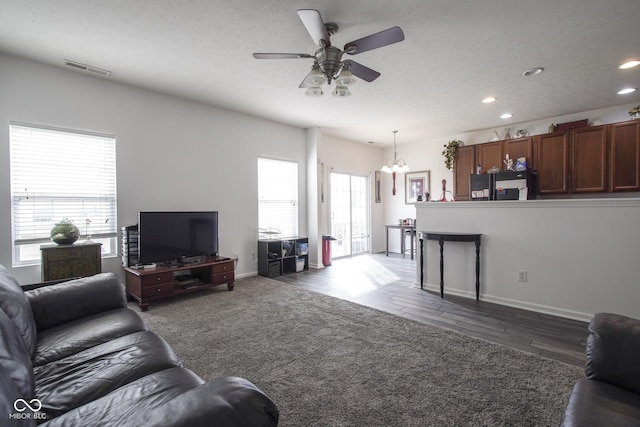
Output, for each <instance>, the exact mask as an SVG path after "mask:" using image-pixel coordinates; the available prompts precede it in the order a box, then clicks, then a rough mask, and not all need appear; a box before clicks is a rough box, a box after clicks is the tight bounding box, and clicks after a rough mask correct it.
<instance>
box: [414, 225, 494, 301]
mask: <svg viewBox="0 0 640 427" xmlns="http://www.w3.org/2000/svg"><path fill="white" fill-rule="evenodd" d="M418 238H419V239H420V289H424V264H425V261H424V259H425V252H426V250H425V249H424V241H425V240H437V241H438V242H439V243H440V298H444V242H475V244H476V301H478V300H479V299H480V243H481V241H482V234H477V233H449V232H440V231H420V232H418Z"/></svg>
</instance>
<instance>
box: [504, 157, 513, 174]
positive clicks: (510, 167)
mask: <svg viewBox="0 0 640 427" xmlns="http://www.w3.org/2000/svg"><path fill="white" fill-rule="evenodd" d="M503 161H504V165H505V166H506V167H507V170H508V171H512V170H514V169H513V160H512V159H510V158H509V155H508V154H507V155H506V156H505V159H504V160H503Z"/></svg>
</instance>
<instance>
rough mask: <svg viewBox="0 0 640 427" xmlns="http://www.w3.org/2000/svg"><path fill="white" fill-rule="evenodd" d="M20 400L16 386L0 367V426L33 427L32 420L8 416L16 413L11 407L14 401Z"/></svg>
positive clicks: (33, 421)
mask: <svg viewBox="0 0 640 427" xmlns="http://www.w3.org/2000/svg"><path fill="white" fill-rule="evenodd" d="M22 398H23V397H22V396H21V394H20V392H19V391H18V389H17V388H16V384H15V383H14V382H13V380H12V379H11V378H9V373H8V372H6V371H5V369H4V368H3V367H2V366H0V417H1V418H0V419H1V420H2V421H0V425H2V426H3V427H33V426H35V425H36V422H35V420H34V419H33V418H30V419H18V418H10V417H9V414H14V413H16V412H17V411H16V410H15V409H14V407H13V404H14V403H15V401H16V400H17V399H22ZM26 400H30V399H26Z"/></svg>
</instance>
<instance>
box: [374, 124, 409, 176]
mask: <svg viewBox="0 0 640 427" xmlns="http://www.w3.org/2000/svg"><path fill="white" fill-rule="evenodd" d="M397 133H398V131H397V130H394V131H393V160H391V159H389V160H387V161H386V162H385V163H384V165H383V166H382V169H380V170H381V171H382V172H386V173H396V172H398V173H402V172H407V171H408V170H409V166H407V162H405V161H404V160H402V159H399V160H398V150H397V149H396V134H397Z"/></svg>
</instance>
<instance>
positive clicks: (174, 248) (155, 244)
mask: <svg viewBox="0 0 640 427" xmlns="http://www.w3.org/2000/svg"><path fill="white" fill-rule="evenodd" d="M138 230H139V237H138V256H139V262H140V263H141V264H150V263H156V262H172V261H176V260H177V261H181V260H184V259H185V258H190V257H197V256H202V255H212V256H215V255H218V212H217V211H202V212H140V214H139V217H138Z"/></svg>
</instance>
